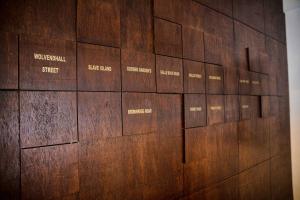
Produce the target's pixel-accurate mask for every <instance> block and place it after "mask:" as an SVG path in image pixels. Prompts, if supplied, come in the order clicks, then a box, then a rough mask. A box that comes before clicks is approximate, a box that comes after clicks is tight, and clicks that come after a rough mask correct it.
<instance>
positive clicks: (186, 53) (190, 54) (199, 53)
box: [182, 26, 204, 61]
mask: <svg viewBox="0 0 300 200" xmlns="http://www.w3.org/2000/svg"><path fill="white" fill-rule="evenodd" d="M182 46H183V47H182V48H183V58H186V59H190V60H195V61H204V40H203V32H202V30H198V29H195V28H190V27H187V26H183V27H182Z"/></svg>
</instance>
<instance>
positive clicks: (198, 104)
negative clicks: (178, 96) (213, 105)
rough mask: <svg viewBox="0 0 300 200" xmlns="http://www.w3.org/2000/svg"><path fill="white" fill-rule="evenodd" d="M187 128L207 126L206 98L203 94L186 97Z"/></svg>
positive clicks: (185, 118)
mask: <svg viewBox="0 0 300 200" xmlns="http://www.w3.org/2000/svg"><path fill="white" fill-rule="evenodd" d="M184 120H185V128H192V127H197V126H206V98H205V95H203V94H185V95H184Z"/></svg>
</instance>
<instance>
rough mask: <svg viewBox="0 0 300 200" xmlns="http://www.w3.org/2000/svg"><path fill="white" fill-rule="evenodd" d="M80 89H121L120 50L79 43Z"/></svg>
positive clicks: (78, 68)
mask: <svg viewBox="0 0 300 200" xmlns="http://www.w3.org/2000/svg"><path fill="white" fill-rule="evenodd" d="M77 62H78V63H77V70H78V75H77V76H78V89H79V90H83V91H120V90H121V80H120V78H121V72H120V71H121V70H120V50H119V49H117V48H111V47H104V46H98V45H91V44H83V43H78V44H77Z"/></svg>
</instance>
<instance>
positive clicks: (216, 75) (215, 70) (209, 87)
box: [205, 64, 224, 94]
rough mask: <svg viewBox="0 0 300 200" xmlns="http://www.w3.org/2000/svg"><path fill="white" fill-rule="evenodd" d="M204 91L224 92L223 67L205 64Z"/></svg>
mask: <svg viewBox="0 0 300 200" xmlns="http://www.w3.org/2000/svg"><path fill="white" fill-rule="evenodd" d="M205 70H206V71H205V75H206V93H207V94H224V69H223V67H221V66H218V65H212V64H205Z"/></svg>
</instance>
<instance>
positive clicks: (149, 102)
mask: <svg viewBox="0 0 300 200" xmlns="http://www.w3.org/2000/svg"><path fill="white" fill-rule="evenodd" d="M122 111H123V135H135V134H146V133H153V132H156V131H157V111H158V108H157V94H155V93H123V95H122Z"/></svg>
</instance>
